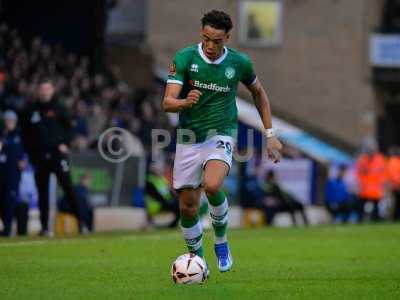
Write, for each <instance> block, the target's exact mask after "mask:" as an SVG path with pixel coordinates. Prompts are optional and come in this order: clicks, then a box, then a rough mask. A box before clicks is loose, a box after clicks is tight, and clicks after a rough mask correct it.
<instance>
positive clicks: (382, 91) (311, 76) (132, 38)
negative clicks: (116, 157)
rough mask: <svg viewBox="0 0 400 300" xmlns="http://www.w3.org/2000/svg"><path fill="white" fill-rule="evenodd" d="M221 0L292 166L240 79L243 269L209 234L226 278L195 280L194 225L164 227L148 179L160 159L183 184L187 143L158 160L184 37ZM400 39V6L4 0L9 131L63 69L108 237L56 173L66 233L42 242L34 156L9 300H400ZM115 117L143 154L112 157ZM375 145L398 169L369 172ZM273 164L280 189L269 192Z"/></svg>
mask: <svg viewBox="0 0 400 300" xmlns="http://www.w3.org/2000/svg"><path fill="white" fill-rule="evenodd" d="M214 8H215V9H222V10H224V11H226V12H227V13H229V14H231V16H232V18H233V22H234V29H233V32H232V36H231V40H230V43H229V46H231V47H234V48H238V49H240V50H243V51H244V52H246V53H248V54H249V55H250V57H251V58H252V59H253V61H254V65H255V68H256V72H257V75H258V77H259V78H260V80H261V81H262V82H263V84H264V85H265V87H266V89H267V92H268V94H269V96H270V98H271V104H272V110H273V114H274V120H273V124H274V127H275V128H276V129H277V132H278V135H279V137H280V138H281V139H282V141H283V142H284V144H285V150H284V160H283V161H282V162H281V163H280V164H279V165H272V164H271V163H268V162H263V161H262V160H261V152H260V151H261V149H262V145H263V141H262V138H261V137H262V134H261V130H262V126H261V124H260V122H259V121H258V115H257V112H256V109H255V108H254V106H253V104H252V102H251V99H250V97H249V94H248V93H247V92H246V91H245V90H244V89H241V90H240V91H239V97H238V99H237V105H238V108H239V139H238V151H239V152H240V151H242V150H243V149H245V148H246V147H249V148H254V149H255V155H254V156H253V157H252V159H251V160H250V161H249V162H247V163H244V164H242V163H234V165H233V168H232V171H231V173H230V175H229V177H228V178H227V179H226V181H225V190H226V192H227V194H228V195H229V201H230V202H231V204H232V209H231V211H230V226H231V227H233V228H232V230H230V231H229V239H230V240H231V241H232V242H231V246H232V252H233V255H234V257H235V266H234V269H233V271H232V272H229V273H228V274H223V275H221V274H219V273H218V272H217V270H216V267H215V263H214V261H213V258H214V254H212V239H211V236H210V235H211V234H210V232H209V231H206V233H205V246H206V247H205V248H206V258H207V260H208V262H209V266H210V268H211V272H212V273H211V274H212V275H211V278H210V280H209V281H208V282H207V283H206V284H205V285H204V286H202V287H201V288H193V287H192V288H189V287H183V288H182V289H181V288H177V287H175V286H174V285H173V284H172V282H171V280H170V278H169V277H170V276H169V266H170V263H171V262H172V261H173V260H174V259H175V257H176V256H178V255H179V254H182V253H183V252H184V251H185V246H184V242H183V241H182V238H181V234H180V232H179V231H178V230H177V229H169V230H160V229H159V227H165V226H167V225H168V223H169V222H170V221H171V218H172V217H173V216H172V215H171V213H159V214H156V215H151V214H150V212H149V207H148V206H147V210H146V204H147V203H148V202H147V199H148V198H147V182H148V179H149V177H148V175H149V174H150V173H151V172H153V171H154V170H158V171H159V170H161V171H162V172H161V173H163V175H162V177H163V178H165V179H166V180H167V182H168V183H170V182H171V176H172V162H173V154H174V145H173V143H172V144H171V145H170V146H168V147H167V148H165V149H163V151H161V152H159V151H157V152H156V153H155V156H154V155H153V157H152V154H153V153H152V150H154V148H152V145H151V131H152V129H159V128H161V129H166V130H167V131H169V132H170V133H171V135H172V136H174V132H175V126H176V124H177V118H176V115H173V114H168V115H167V114H165V113H164V112H163V111H162V105H161V100H162V95H163V89H164V86H165V78H166V74H167V70H168V67H169V65H170V63H171V59H172V57H173V55H174V53H175V51H176V50H177V49H180V48H182V47H185V46H187V45H188V44H194V43H198V42H199V38H200V37H199V34H198V30H199V27H200V18H201V15H202V14H203V13H205V12H206V11H208V10H210V9H214ZM250 29H251V30H250ZM399 33H400V1H398V0H265V1H262V0H259V1H246V0H214V1H210V0H202V1H195V0H185V1H182V0H169V1H161V0H147V1H146V0H85V1H78V0H68V1H64V0H63V1H51V0H35V1H30V0H0V110H1V116H0V117H1V121H0V130H1V134H0V141H1V142H3V138H4V136H3V133H4V131H3V130H4V122H3V117H4V116H5V115H6V114H5V112H6V111H7V110H13V111H15V112H16V113H18V114H19V115H20V114H21V112H22V111H23V109H24V107H25V106H26V105H28V104H29V103H31V102H32V101H35V100H36V98H37V89H38V84H39V81H40V79H41V78H42V77H50V78H52V79H53V82H54V83H55V86H56V88H57V96H58V98H59V100H60V101H61V102H62V103H63V104H64V105H65V106H66V107H67V108H68V111H69V113H70V114H71V116H72V124H73V132H74V136H73V141H72V144H71V150H72V151H71V155H70V158H71V162H72V177H73V181H74V183H75V184H79V183H80V180H81V178H82V175H84V174H88V175H89V177H90V178H91V180H90V184H89V197H88V202H89V204H90V206H91V207H92V208H93V210H94V231H95V233H93V234H91V235H79V234H78V232H77V231H78V228H77V226H76V225H77V224H76V222H75V220H74V218H72V217H71V216H70V215H68V214H67V215H65V214H64V213H60V212H61V209H60V205H59V203H60V200H61V199H62V193H61V191H60V189H59V188H58V187H57V183H56V180H55V178H54V177H52V178H51V179H50V181H51V185H50V197H49V198H50V199H49V200H50V207H51V209H50V210H51V218H50V220H51V224H50V225H51V230H52V231H54V232H55V237H53V238H50V237H52V236H51V235H49V236H45V237H38V236H37V233H38V232H39V230H40V226H39V212H38V204H37V191H36V188H35V183H34V176H33V174H34V171H35V170H34V169H33V168H32V166H31V165H27V166H26V167H25V169H24V171H23V174H22V178H21V183H20V188H19V195H18V201H19V203H23V204H24V205H27V206H28V207H29V222H28V236H27V237H15V235H16V234H17V228H15V227H16V226H15V225H16V224H14V229H13V235H12V238H11V239H5V238H0V298H1V299H25V298H29V299H43V298H45V299H46V298H52V299H77V298H78V299H80V298H84V299H92V298H96V299H99V298H100V299H102V298H121V299H132V298H133V299H146V298H148V299H159V298H160V299H161V298H162V299H178V298H180V299H181V298H187V299H204V298H209V299H228V298H229V299H237V298H238V297H239V296H238V295H240V299H266V298H274V299H275V298H282V299H290V298H293V299H321V298H327V299H355V298H356V299H357V298H362V299H369V298H371V299H376V298H378V297H379V298H380V299H396V298H399V297H400V294H399V284H398V282H399V280H400V275H399V274H400V265H399V264H398V262H399V260H400V256H399V252H398V251H397V250H398V248H399V247H400V236H399V225H398V224H397V222H398V220H399V219H400V168H399V166H400V151H399V149H398V148H396V146H398V145H399V144H400V127H399V124H400V123H399V122H398V116H399V113H400V102H399V91H400V88H399V87H400V76H399V75H400V69H399V67H400V46H399V45H400V35H399ZM109 128H122V129H125V130H127V131H128V132H129V133H130V134H131V136H132V137H131V139H130V140H129V142H130V144H129V146H130V147H131V149H130V150H132V155H131V156H130V157H129V158H128V159H127V160H124V161H122V162H118V163H111V162H110V161H108V160H106V159H104V155H101V153H100V152H101V151H100V150H103V153H106V154H107V153H108V152H107V149H103V148H102V146H103V144H101V145H100V146H101V147H100V148H99V147H98V141H99V138H100V136H101V135H102V133H103V132H104V131H105V130H107V129H109ZM247 129H254V136H253V141H252V142H251V141H250V140H248V139H247V138H246V130H247ZM105 137H106V138H107V135H105ZM375 145H377V146H378V148H379V149H375ZM108 150H109V149H108ZM2 151H3V148H2ZM104 151H105V152H104ZM366 151H372V152H374V154H376V155H380V153H382V155H384V156H385V159H384V163H385V166H384V167H383V168H382V166H381V165H380V166H378V167H376V166H373V165H372V166H367V165H366V164H365V159H364V160H360V158H362V157H364V158H365V156H362V154H363V153H365V152H366ZM108 154H109V153H108ZM2 157H3V153H2V152H1V151H0V164H1V163H2ZM152 158H153V161H152ZM390 163H393V165H394V167H393V169H392V168H391V166H392V164H390ZM341 168H346V173H345V174H344V176H343V177H340V176H339V174H340V170H341ZM364 168H365V169H371V170H372V173H373V176H372V177H371V178H373V179H372V180H371V178H369V179H367V185H366V186H367V187H368V186H375V185H376V184H377V183H378V185H379V186H380V189H381V192H383V197H381V198H380V199H377V200H379V202H378V203H379V205H378V208H379V209H378V215H379V218H378V219H377V220H375V218H374V214H373V209H374V207H373V205H372V204H371V203H368V204H371V205H366V206H363V205H361V206H360V204H363V201H364V200H363V193H362V189H361V188H360V185H361V184H364V185H365V182H364V181H365V180H364V181H363V178H361V177H362V176H360V173H358V172H357V170H358V171H359V170H360V169H364ZM0 170H2V169H1V168H0ZM270 170H274V171H275V174H276V177H277V184H278V185H279V187H280V188H281V189H282V190H283V191H284V195H285V196H284V197H282V199H277V198H279V197H275V196H276V195H271V194H269V193H268V191H267V190H266V188H268V184H266V182H265V175H266V174H267V173H268V171H270ZM371 170H370V171H371ZM0 172H1V171H0ZM374 172H376V173H378V174H379V176H377V177H374ZM361 173H362V172H361ZM0 175H2V176H3V175H6V176H7V174H0ZM0 177H1V176H0ZM362 181H363V182H362ZM269 184H270V183H269ZM0 190H1V186H0ZM3 200H4V199H1V198H0V201H3ZM256 200H257V201H256ZM282 201H283V202H282ZM282 203H283V204H286V206H285V205H283V204H282ZM287 203H291V205H287ZM293 203H296V208H295V207H294V206H293ZM0 204H2V203H1V202H0ZM0 207H1V205H0ZM294 208H295V209H294ZM343 208H344V211H345V212H343ZM291 213H294V214H291ZM150 215H151V216H150ZM361 217H364V218H363V219H362V218H361ZM272 218H273V219H272ZM294 221H295V222H294ZM203 222H204V225H206V226H209V225H210V224H209V221H208V219H207V217H204V218H203ZM306 223H308V224H306ZM351 223H360V224H351ZM294 225H298V226H296V228H295V229H294V228H293V227H295V226H294ZM305 225H310V226H305ZM254 227H256V228H254ZM277 227H286V228H277ZM2 229H3V228H2V224H1V222H0V231H1V230H2ZM85 233H87V232H85Z"/></svg>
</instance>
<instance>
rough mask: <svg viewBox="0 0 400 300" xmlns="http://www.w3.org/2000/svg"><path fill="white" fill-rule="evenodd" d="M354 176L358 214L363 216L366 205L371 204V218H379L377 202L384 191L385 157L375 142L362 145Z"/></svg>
mask: <svg viewBox="0 0 400 300" xmlns="http://www.w3.org/2000/svg"><path fill="white" fill-rule="evenodd" d="M356 176H357V179H358V183H359V195H358V196H359V208H358V210H359V214H360V218H361V220H362V219H363V217H364V212H365V208H366V205H367V204H368V203H369V204H371V205H372V213H371V219H372V220H374V221H378V220H381V217H380V215H379V206H378V205H379V203H380V201H381V200H382V198H383V195H384V192H385V184H386V182H387V170H386V161H385V157H384V156H383V155H382V154H381V153H380V152H379V151H378V149H377V146H376V143H368V144H366V145H364V147H363V150H362V154H361V155H360V156H359V157H358V159H357V162H356Z"/></svg>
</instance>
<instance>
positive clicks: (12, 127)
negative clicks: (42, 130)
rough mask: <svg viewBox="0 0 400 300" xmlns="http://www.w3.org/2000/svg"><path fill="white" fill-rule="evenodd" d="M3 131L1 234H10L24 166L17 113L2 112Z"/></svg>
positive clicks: (0, 165) (0, 202) (0, 170)
mask: <svg viewBox="0 0 400 300" xmlns="http://www.w3.org/2000/svg"><path fill="white" fill-rule="evenodd" d="M3 118H4V131H3V134H2V138H1V151H0V213H1V219H2V221H3V231H2V232H1V235H3V236H10V235H11V228H12V221H13V218H14V215H15V211H16V209H17V201H18V196H19V183H20V179H21V171H22V169H23V168H24V167H25V159H24V150H23V147H22V142H21V138H20V133H19V130H18V128H17V114H16V113H15V112H14V111H11V110H8V111H6V112H5V113H4V116H3Z"/></svg>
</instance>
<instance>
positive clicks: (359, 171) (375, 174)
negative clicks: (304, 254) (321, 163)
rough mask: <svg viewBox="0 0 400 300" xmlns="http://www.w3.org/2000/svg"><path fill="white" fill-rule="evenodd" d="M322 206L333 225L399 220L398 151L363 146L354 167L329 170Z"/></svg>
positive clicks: (368, 145)
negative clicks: (325, 208) (333, 222)
mask: <svg viewBox="0 0 400 300" xmlns="http://www.w3.org/2000/svg"><path fill="white" fill-rule="evenodd" d="M325 204H326V207H327V209H328V210H329V211H330V213H331V214H332V216H333V218H334V221H335V222H336V223H344V222H351V223H357V222H362V221H364V220H367V221H382V220H384V219H389V220H390V219H392V220H397V221H398V220H400V148H399V147H397V146H393V147H391V149H390V151H389V153H388V155H387V156H386V155H385V154H383V153H381V152H380V151H379V150H378V147H377V145H376V143H375V142H373V141H369V142H367V143H365V144H364V145H363V146H362V150H361V154H360V155H359V156H358V157H357V160H356V162H355V164H354V165H352V166H345V165H341V166H338V167H334V168H333V169H332V170H331V174H330V176H329V178H328V180H327V182H326V185H325Z"/></svg>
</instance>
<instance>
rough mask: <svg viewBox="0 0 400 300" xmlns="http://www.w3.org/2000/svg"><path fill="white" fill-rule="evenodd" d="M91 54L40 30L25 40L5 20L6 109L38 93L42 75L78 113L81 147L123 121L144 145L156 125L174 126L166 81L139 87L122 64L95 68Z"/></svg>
mask: <svg viewBox="0 0 400 300" xmlns="http://www.w3.org/2000/svg"><path fill="white" fill-rule="evenodd" d="M93 70H94V68H93V66H92V65H91V64H90V60H89V58H88V57H87V56H84V55H82V56H79V55H77V54H74V53H66V51H65V50H64V49H63V47H62V46H61V45H50V44H48V43H46V42H45V41H43V40H42V39H41V38H40V37H38V36H36V37H34V38H32V39H31V40H23V39H22V37H21V36H20V35H19V33H18V31H17V30H15V29H11V28H9V27H8V26H7V24H4V23H3V24H1V25H0V110H1V111H5V110H7V109H10V110H13V111H15V112H16V113H17V114H19V113H20V112H21V111H22V110H23V109H24V107H26V106H27V104H29V103H30V102H32V101H34V100H35V98H37V90H38V84H39V81H40V80H41V79H43V78H50V79H51V80H52V81H53V82H54V84H55V87H56V91H57V98H58V99H59V101H60V102H61V103H63V105H65V106H66V107H67V109H68V111H69V112H70V113H71V115H72V118H73V131H74V133H73V141H72V147H73V148H75V149H79V150H82V149H87V148H95V147H96V146H97V143H96V142H97V138H98V136H99V135H100V134H101V132H102V131H103V130H104V129H105V128H109V127H114V126H117V127H121V128H124V129H127V130H129V131H130V132H131V133H132V134H133V135H134V136H136V137H138V138H139V139H140V141H141V142H142V143H143V145H144V147H145V148H146V147H148V146H149V145H150V142H151V128H164V129H168V128H171V124H170V122H169V119H168V117H167V116H166V115H165V114H164V113H163V112H162V108H161V105H159V102H160V99H161V93H162V85H160V84H158V83H157V82H154V84H153V86H152V87H151V88H149V89H135V88H134V87H131V86H128V85H127V84H126V83H125V82H124V81H123V80H122V79H121V77H120V72H119V69H118V67H116V66H110V67H109V68H108V69H107V70H105V71H103V72H93Z"/></svg>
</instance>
